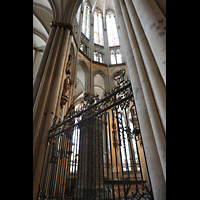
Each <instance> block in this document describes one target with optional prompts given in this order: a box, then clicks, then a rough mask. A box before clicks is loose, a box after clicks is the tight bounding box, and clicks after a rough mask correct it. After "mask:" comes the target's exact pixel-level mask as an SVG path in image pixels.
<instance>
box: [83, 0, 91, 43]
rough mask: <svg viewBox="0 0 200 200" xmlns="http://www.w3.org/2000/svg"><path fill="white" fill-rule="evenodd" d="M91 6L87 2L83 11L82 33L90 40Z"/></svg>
mask: <svg viewBox="0 0 200 200" xmlns="http://www.w3.org/2000/svg"><path fill="white" fill-rule="evenodd" d="M89 24H90V6H89V5H88V3H87V2H85V4H84V11H83V22H82V33H83V34H84V35H85V36H86V37H87V38H88V39H90V26H89Z"/></svg>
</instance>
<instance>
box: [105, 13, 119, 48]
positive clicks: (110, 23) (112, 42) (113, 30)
mask: <svg viewBox="0 0 200 200" xmlns="http://www.w3.org/2000/svg"><path fill="white" fill-rule="evenodd" d="M106 26H107V33H108V44H109V47H111V46H119V38H118V33H117V27H116V21H115V15H114V12H113V11H112V10H107V12H106Z"/></svg>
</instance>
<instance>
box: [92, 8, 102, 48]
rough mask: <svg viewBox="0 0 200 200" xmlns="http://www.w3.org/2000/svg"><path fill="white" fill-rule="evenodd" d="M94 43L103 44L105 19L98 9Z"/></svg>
mask: <svg viewBox="0 0 200 200" xmlns="http://www.w3.org/2000/svg"><path fill="white" fill-rule="evenodd" d="M94 43H95V44H99V45H102V46H103V19H102V13H101V11H100V10H98V9H96V10H95V11H94Z"/></svg>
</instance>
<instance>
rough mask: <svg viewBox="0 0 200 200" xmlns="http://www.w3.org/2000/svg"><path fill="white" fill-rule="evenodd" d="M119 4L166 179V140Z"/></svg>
mask: <svg viewBox="0 0 200 200" xmlns="http://www.w3.org/2000/svg"><path fill="white" fill-rule="evenodd" d="M120 6H121V9H122V14H123V19H124V22H125V27H126V30H127V33H128V39H129V41H130V45H131V48H132V52H133V56H134V58H135V62H136V68H137V71H138V74H139V79H140V83H141V86H142V90H143V94H144V99H145V102H146V105H147V110H148V115H149V118H150V122H151V126H152V129H153V133H154V138H155V142H156V146H157V150H158V154H159V158H160V161H161V165H162V169H163V174H164V176H165V179H166V140H165V134H164V131H163V128H162V124H161V121H160V118H159V115H158V112H157V108H156V104H155V101H154V98H153V94H152V92H151V87H150V84H149V80H148V77H147V74H146V71H145V67H144V63H143V60H142V57H141V54H140V49H139V48H138V45H137V41H136V38H135V35H134V32H133V30H132V27H131V23H130V21H129V17H128V13H127V10H126V7H125V4H124V2H123V1H122V0H120Z"/></svg>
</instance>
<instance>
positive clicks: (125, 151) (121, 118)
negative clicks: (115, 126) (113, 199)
mask: <svg viewBox="0 0 200 200" xmlns="http://www.w3.org/2000/svg"><path fill="white" fill-rule="evenodd" d="M125 110H126V108H125ZM119 114H120V120H121V126H122V127H121V128H122V129H121V130H122V132H121V133H122V138H123V144H124V154H125V159H126V169H127V171H128V179H129V184H130V174H129V166H128V159H127V150H126V142H125V136H124V125H123V117H122V114H121V113H119ZM126 126H127V129H128V128H129V127H128V124H127V125H126ZM127 191H128V185H127ZM126 193H127V192H126ZM127 195H128V193H127Z"/></svg>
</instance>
